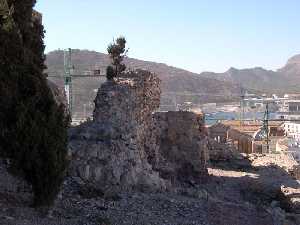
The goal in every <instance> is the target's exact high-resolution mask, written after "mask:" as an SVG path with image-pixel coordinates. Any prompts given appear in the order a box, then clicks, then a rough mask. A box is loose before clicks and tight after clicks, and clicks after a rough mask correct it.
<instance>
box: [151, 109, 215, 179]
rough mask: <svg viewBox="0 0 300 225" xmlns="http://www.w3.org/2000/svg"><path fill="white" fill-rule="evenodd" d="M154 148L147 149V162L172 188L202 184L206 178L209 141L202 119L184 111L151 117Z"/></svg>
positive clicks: (163, 113)
mask: <svg viewBox="0 0 300 225" xmlns="http://www.w3.org/2000/svg"><path fill="white" fill-rule="evenodd" d="M153 118H154V121H153V124H152V125H153V130H152V135H153V136H154V139H155V142H154V143H156V145H150V146H151V148H147V149H146V152H147V154H148V161H149V162H150V163H151V165H152V166H153V169H154V170H156V171H159V173H160V176H161V177H163V178H164V179H167V180H170V181H171V182H172V184H174V183H176V182H177V181H179V182H193V183H201V182H202V181H203V179H204V178H205V177H206V176H207V168H206V167H207V162H208V158H209V155H208V139H207V136H206V132H205V127H204V124H205V122H204V115H203V114H196V113H193V112H187V111H178V112H174V111H173V112H172V111H170V112H156V113H154V114H153Z"/></svg>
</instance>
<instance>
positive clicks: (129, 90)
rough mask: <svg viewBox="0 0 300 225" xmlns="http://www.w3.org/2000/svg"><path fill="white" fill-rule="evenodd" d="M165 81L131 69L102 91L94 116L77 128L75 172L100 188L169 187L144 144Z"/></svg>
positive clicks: (73, 137) (72, 146) (74, 135)
mask: <svg viewBox="0 0 300 225" xmlns="http://www.w3.org/2000/svg"><path fill="white" fill-rule="evenodd" d="M159 85H160V80H159V78H158V77H157V76H155V75H153V74H151V73H149V72H146V71H137V72H130V73H128V74H126V75H124V76H123V77H121V78H118V79H117V80H115V81H114V82H112V81H107V82H106V83H104V84H102V85H101V87H100V89H99V90H98V93H97V97H96V99H95V110H94V115H93V121H92V122H90V123H87V124H83V125H82V126H81V127H79V128H76V129H75V130H73V131H72V132H71V137H70V138H71V142H70V149H71V153H72V165H71V170H72V173H73V174H74V173H75V175H78V176H79V177H81V178H82V179H84V180H85V181H88V182H89V183H90V184H93V185H94V186H95V187H97V188H101V189H103V191H105V190H106V189H111V188H116V189H118V190H128V189H132V188H140V189H143V190H148V189H149V190H164V189H166V187H167V186H166V183H165V181H164V180H163V179H161V178H160V177H159V174H158V173H157V172H154V171H153V170H152V167H151V165H150V164H149V163H148V161H147V156H146V153H145V151H144V148H143V140H144V139H145V138H146V137H145V135H146V133H147V128H148V126H150V123H151V121H152V118H151V113H152V112H153V111H154V110H155V109H157V108H158V107H159V101H160V88H159Z"/></svg>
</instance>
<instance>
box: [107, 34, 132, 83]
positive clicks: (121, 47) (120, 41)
mask: <svg viewBox="0 0 300 225" xmlns="http://www.w3.org/2000/svg"><path fill="white" fill-rule="evenodd" d="M107 52H108V54H109V57H110V59H111V61H112V62H111V64H112V65H110V66H108V67H107V69H106V77H107V79H108V80H112V79H113V78H114V77H118V76H120V74H121V73H123V72H124V71H125V70H126V66H125V64H124V63H122V62H123V60H124V58H125V57H126V55H127V52H128V49H126V39H125V38H124V37H119V38H117V40H116V41H114V42H113V43H111V44H109V45H108V47H107Z"/></svg>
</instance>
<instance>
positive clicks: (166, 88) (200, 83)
mask: <svg viewBox="0 0 300 225" xmlns="http://www.w3.org/2000/svg"><path fill="white" fill-rule="evenodd" d="M63 58H64V56H63V51H59V50H58V51H53V52H50V53H49V54H47V60H46V64H47V67H48V73H49V74H50V76H51V75H52V74H57V75H61V74H63ZM72 62H73V64H74V66H75V71H74V74H84V73H85V71H87V70H92V69H95V68H100V69H102V70H104V69H105V67H106V66H107V65H108V64H109V62H110V60H109V57H108V56H107V55H106V54H103V53H98V52H94V51H87V50H73V52H72ZM125 63H126V65H127V67H128V68H139V69H146V70H149V71H151V72H154V73H156V74H157V75H158V76H159V77H160V79H161V80H162V92H163V93H162V95H163V96H162V103H161V104H162V105H164V106H167V109H170V110H171V109H173V108H175V102H174V99H175V96H176V102H177V103H182V102H184V101H191V102H193V103H195V104H200V103H207V102H225V101H233V100H238V99H239V95H240V88H239V87H238V85H236V84H233V83H232V82H230V81H229V82H227V81H225V82H224V81H219V80H217V79H213V78H209V77H204V76H200V75H199V74H196V73H191V72H189V71H186V70H183V69H178V68H175V67H171V66H168V65H166V64H162V63H154V62H147V61H142V60H137V59H132V58H127V59H126V60H125ZM50 79H51V80H52V81H54V82H55V83H56V84H58V85H60V86H62V85H63V80H62V79H58V78H50ZM99 86H100V81H99V78H76V79H74V89H75V91H74V93H73V96H74V101H75V104H74V107H75V111H76V112H79V111H80V112H81V113H84V111H87V113H90V112H91V110H92V106H89V104H88V102H91V101H92V100H93V99H94V97H95V89H97V88H98V87H99ZM83 104H86V106H83ZM172 107H173V108H172Z"/></svg>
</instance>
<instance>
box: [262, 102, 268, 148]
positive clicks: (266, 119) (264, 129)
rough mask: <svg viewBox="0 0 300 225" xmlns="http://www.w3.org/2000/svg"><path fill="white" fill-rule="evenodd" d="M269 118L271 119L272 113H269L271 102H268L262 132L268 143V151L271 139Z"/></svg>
mask: <svg viewBox="0 0 300 225" xmlns="http://www.w3.org/2000/svg"><path fill="white" fill-rule="evenodd" d="M269 119H270V114H269V103H268V102H267V103H266V110H265V113H264V119H263V125H262V128H261V129H262V132H263V134H264V136H265V140H266V145H267V153H269V150H270V144H269V143H270V140H269Z"/></svg>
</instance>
